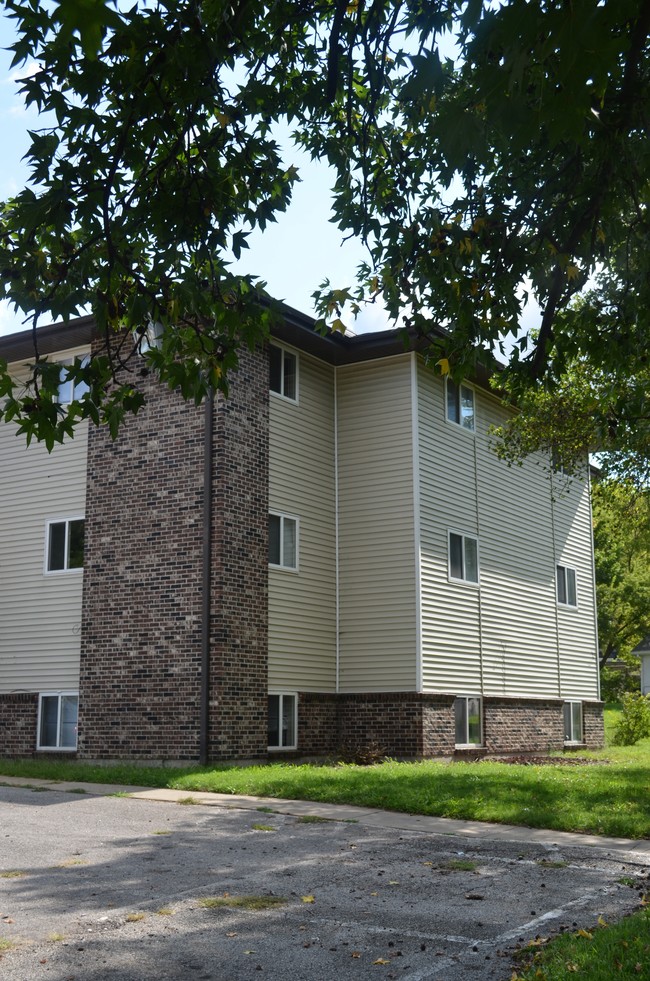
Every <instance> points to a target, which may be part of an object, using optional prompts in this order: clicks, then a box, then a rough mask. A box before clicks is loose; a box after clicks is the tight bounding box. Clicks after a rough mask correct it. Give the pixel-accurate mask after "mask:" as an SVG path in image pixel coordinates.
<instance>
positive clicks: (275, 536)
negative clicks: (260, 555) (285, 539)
mask: <svg viewBox="0 0 650 981" xmlns="http://www.w3.org/2000/svg"><path fill="white" fill-rule="evenodd" d="M269 562H270V563H271V565H280V516H279V515H277V514H270V515H269Z"/></svg>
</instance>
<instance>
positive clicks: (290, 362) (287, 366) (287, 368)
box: [282, 351, 296, 399]
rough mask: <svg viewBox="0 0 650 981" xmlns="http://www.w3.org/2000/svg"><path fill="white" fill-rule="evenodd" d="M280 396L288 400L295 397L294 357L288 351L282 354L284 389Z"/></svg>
mask: <svg viewBox="0 0 650 981" xmlns="http://www.w3.org/2000/svg"><path fill="white" fill-rule="evenodd" d="M282 394H283V395H286V397H287V398H288V399H295V397H296V356H295V354H290V353H289V352H288V351H285V352H284V387H283V390H282Z"/></svg>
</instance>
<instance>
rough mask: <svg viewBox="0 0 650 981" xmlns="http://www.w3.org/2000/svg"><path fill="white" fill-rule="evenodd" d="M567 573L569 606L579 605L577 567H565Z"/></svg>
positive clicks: (567, 599) (567, 600)
mask: <svg viewBox="0 0 650 981" xmlns="http://www.w3.org/2000/svg"><path fill="white" fill-rule="evenodd" d="M565 573H566V597H567V598H566V602H567V603H568V604H569V606H577V605H578V599H577V596H576V571H575V569H565Z"/></svg>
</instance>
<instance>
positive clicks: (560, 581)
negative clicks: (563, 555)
mask: <svg viewBox="0 0 650 981" xmlns="http://www.w3.org/2000/svg"><path fill="white" fill-rule="evenodd" d="M557 601H558V603H566V579H565V576H564V566H563V565H559V566H558V567H557Z"/></svg>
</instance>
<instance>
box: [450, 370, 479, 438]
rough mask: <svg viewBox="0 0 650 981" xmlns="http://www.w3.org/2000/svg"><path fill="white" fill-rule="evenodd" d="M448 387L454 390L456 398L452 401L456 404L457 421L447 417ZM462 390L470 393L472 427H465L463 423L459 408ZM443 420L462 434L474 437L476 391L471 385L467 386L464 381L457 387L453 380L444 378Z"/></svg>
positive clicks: (460, 408)
mask: <svg viewBox="0 0 650 981" xmlns="http://www.w3.org/2000/svg"><path fill="white" fill-rule="evenodd" d="M450 385H453V386H454V388H455V389H456V397H455V400H454V401H455V404H456V411H457V414H458V418H457V419H453V418H452V417H451V416H450V415H449V386H450ZM463 389H466V390H467V391H468V392H470V393H471V396H472V416H471V421H472V425H471V426H466V425H465V424H464V423H463V414H462V407H461V397H462V390H463ZM445 419H446V420H447V422H449V423H451V425H452V426H457V427H458V429H460V430H461V431H462V432H464V433H471V434H472V435H474V433H475V432H476V389H475V388H474V386H473V385H468V384H467V382H464V381H463V382H460V383H459V384H458V385H457V384H456V382H455V381H454V380H453V379H451V378H448V377H447V378H445Z"/></svg>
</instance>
